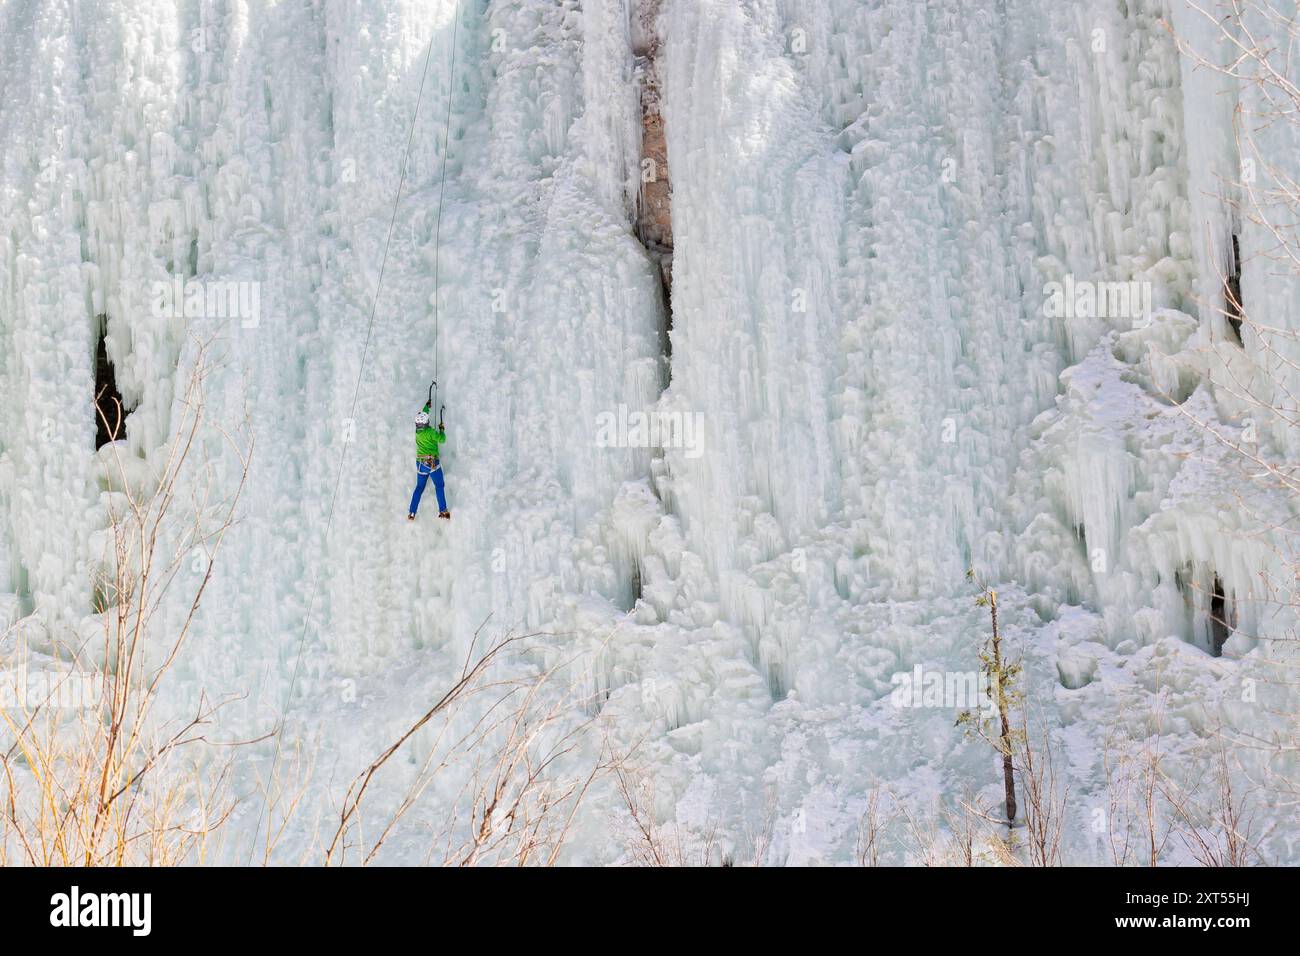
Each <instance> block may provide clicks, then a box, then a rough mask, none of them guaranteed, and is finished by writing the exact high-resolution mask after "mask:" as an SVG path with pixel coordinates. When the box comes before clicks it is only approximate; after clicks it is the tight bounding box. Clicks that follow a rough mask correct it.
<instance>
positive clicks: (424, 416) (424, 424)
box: [415, 412, 429, 428]
mask: <svg viewBox="0 0 1300 956" xmlns="http://www.w3.org/2000/svg"><path fill="white" fill-rule="evenodd" d="M415 427H416V428H428V427H429V413H428V412H416V413H415Z"/></svg>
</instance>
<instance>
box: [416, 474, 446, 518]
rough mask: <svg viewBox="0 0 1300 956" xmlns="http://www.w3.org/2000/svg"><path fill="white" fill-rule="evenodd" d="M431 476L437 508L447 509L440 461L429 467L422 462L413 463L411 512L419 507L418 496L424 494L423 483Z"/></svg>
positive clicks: (440, 509)
mask: <svg viewBox="0 0 1300 956" xmlns="http://www.w3.org/2000/svg"><path fill="white" fill-rule="evenodd" d="M430 475H432V476H433V490H434V491H436V492H437V493H438V510H439V511H446V510H447V495H446V493H445V492H444V491H443V489H442V464H441V462H440V463H438V464H437V465H434V466H433V467H432V468H430V467H429V466H428V465H426V464H425V463H424V462H422V461H421V462H416V464H415V493H414V494H412V495H411V507H410V512H411V514H415V512H416V510H417V509H418V508H419V507H420V496H421V495H423V494H424V483H425V482H426V481H428V480H429V476H430Z"/></svg>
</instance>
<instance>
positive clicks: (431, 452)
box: [415, 402, 447, 458]
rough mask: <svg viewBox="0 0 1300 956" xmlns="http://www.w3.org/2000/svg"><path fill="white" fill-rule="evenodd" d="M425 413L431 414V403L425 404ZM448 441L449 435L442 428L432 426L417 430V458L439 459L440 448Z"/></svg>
mask: <svg viewBox="0 0 1300 956" xmlns="http://www.w3.org/2000/svg"><path fill="white" fill-rule="evenodd" d="M424 412H425V414H426V415H427V414H428V412H429V403H428V402H425V405H424ZM446 440H447V433H446V432H445V431H443V430H442V429H441V428H435V427H434V426H433V425H432V424H430V425H426V426H425V427H424V428H417V429H416V430H415V457H417V458H437V457H439V455H438V446H439V445H441V444H442V443H443V442H445V441H446Z"/></svg>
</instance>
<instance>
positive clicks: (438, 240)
mask: <svg viewBox="0 0 1300 956" xmlns="http://www.w3.org/2000/svg"><path fill="white" fill-rule="evenodd" d="M457 12H459V11H457ZM459 28H460V17H459V16H457V17H456V18H455V19H453V20H452V23H451V68H450V71H449V72H448V74H447V118H446V120H445V121H444V124H443V133H442V175H441V176H440V177H439V179H438V217H437V219H436V220H435V221H434V227H433V384H434V387H435V388H436V387H437V385H438V305H439V294H438V280H439V265H440V259H441V253H442V197H443V194H444V193H445V192H446V191H447V156H448V154H449V152H450V149H451V98H452V93H453V86H454V84H455V82H456V31H457V30H458V29H459ZM425 65H426V66H427V65H428V64H427V63H426V64H425ZM417 108H418V107H417ZM432 410H433V409H432V407H430V411H432ZM438 424H439V425H441V424H442V413H441V412H439V413H438Z"/></svg>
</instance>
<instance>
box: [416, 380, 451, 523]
mask: <svg viewBox="0 0 1300 956" xmlns="http://www.w3.org/2000/svg"><path fill="white" fill-rule="evenodd" d="M430 404H431V403H430V402H425V403H424V408H422V409H421V410H420V411H419V412H418V413H417V414H416V416H415V491H414V492H413V493H412V494H411V508H410V512H409V513H408V514H407V516H406V520H407V521H414V520H415V512H416V511H417V510H419V507H420V496H421V495H423V494H424V483H425V482H426V481H428V480H429V478H430V477H432V478H433V490H434V491H436V492H437V493H438V517H439V518H450V517H451V512H450V511H448V510H447V496H446V494H445V492H444V491H443V483H442V462H441V461H440V460H439V457H438V446H439V445H441V444H442V443H443V442H445V441H446V440H447V432H446V430H445V429H444V428H443V426H442V422H438V425H437V427H435V426H434V425H432V424H431V423H430V422H429V406H430Z"/></svg>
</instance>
